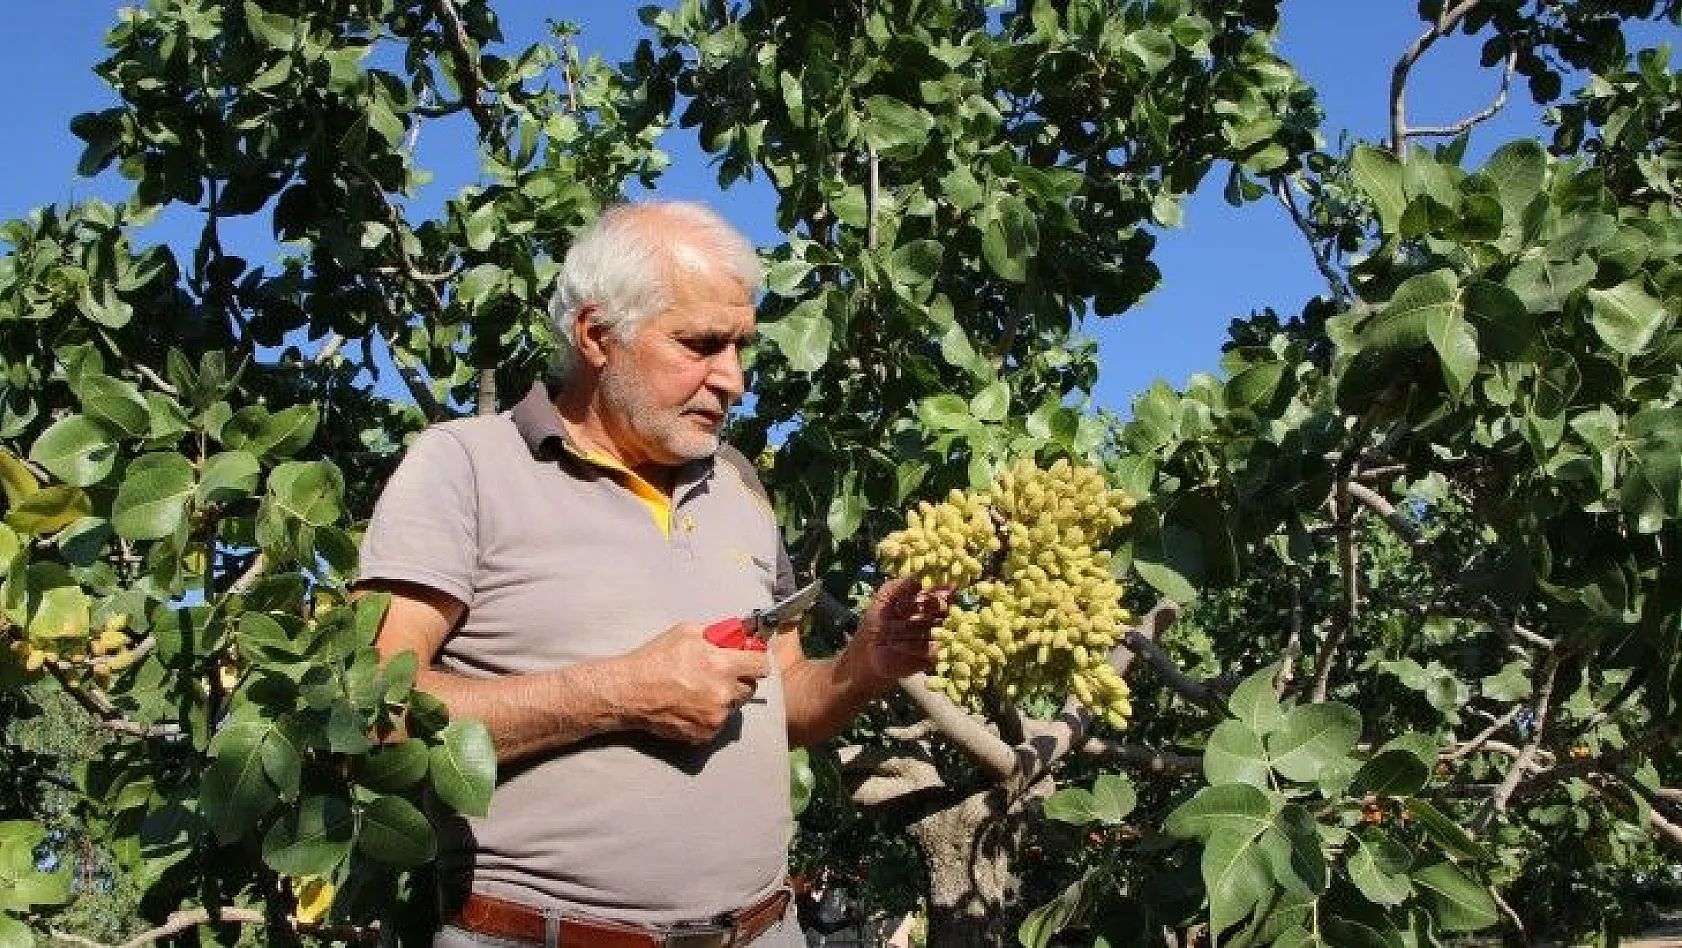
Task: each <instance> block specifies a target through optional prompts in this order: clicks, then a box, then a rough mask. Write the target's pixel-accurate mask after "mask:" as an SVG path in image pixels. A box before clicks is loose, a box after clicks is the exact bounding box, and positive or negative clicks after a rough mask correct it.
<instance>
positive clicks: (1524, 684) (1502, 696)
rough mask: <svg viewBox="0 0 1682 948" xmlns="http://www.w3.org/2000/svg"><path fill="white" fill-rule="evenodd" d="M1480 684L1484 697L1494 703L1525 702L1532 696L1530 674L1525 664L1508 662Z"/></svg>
mask: <svg viewBox="0 0 1682 948" xmlns="http://www.w3.org/2000/svg"><path fill="white" fill-rule="evenodd" d="M1480 684H1481V685H1482V690H1483V696H1484V697H1485V698H1489V699H1492V700H1494V701H1523V700H1524V699H1526V698H1528V697H1530V694H1531V686H1530V673H1529V672H1528V671H1527V670H1526V669H1525V663H1524V662H1508V663H1507V664H1505V665H1502V666H1501V670H1500V671H1498V672H1496V673H1495V674H1493V675H1489V676H1486V677H1485V678H1484V679H1483V681H1482V682H1480Z"/></svg>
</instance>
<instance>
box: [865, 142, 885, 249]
mask: <svg viewBox="0 0 1682 948" xmlns="http://www.w3.org/2000/svg"><path fill="white" fill-rule="evenodd" d="M864 154H865V158H866V160H867V162H868V164H869V165H870V178H869V183H868V184H867V185H866V187H865V190H864V246H865V248H866V249H867V250H875V249H876V243H877V240H878V239H879V233H878V231H877V227H876V212H877V210H878V209H879V208H880V207H881V201H882V171H881V162H879V161H877V160H876V147H875V146H874V145H870V144H866V145H865V146H864Z"/></svg>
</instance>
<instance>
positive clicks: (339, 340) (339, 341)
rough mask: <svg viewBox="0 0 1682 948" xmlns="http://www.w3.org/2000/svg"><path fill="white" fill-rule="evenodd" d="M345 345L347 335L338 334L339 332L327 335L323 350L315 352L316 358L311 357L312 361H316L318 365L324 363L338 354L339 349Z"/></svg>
mask: <svg viewBox="0 0 1682 948" xmlns="http://www.w3.org/2000/svg"><path fill="white" fill-rule="evenodd" d="M344 347H345V337H344V336H342V335H340V334H338V333H333V334H332V335H330V336H328V337H327V341H326V342H325V343H324V344H323V345H322V346H321V351H320V352H317V353H316V354H315V358H314V359H311V360H310V361H311V362H313V363H315V364H316V365H323V364H325V363H326V362H327V361H328V360H329V359H331V358H333V357H334V356H336V355H338V354H339V350H340V349H343V348H344Z"/></svg>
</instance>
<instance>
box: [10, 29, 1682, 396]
mask: <svg viewBox="0 0 1682 948" xmlns="http://www.w3.org/2000/svg"><path fill="white" fill-rule="evenodd" d="M119 6H120V4H116V3H109V4H108V3H100V2H96V0H72V2H69V3H64V4H62V5H60V4H50V3H48V4H37V3H28V4H13V5H12V7H11V9H10V10H9V11H8V29H6V30H5V31H0V87H4V88H9V89H12V90H13V93H12V95H11V96H10V97H9V103H8V108H7V114H6V126H7V128H8V130H9V134H11V135H12V136H13V137H12V144H11V145H9V146H8V147H7V148H6V149H5V152H4V156H3V157H0V163H3V164H0V219H7V218H12V217H17V216H21V215H23V214H25V213H27V212H28V211H29V210H30V209H31V208H33V207H36V206H38V205H41V204H46V203H60V204H63V203H68V202H70V201H73V200H77V199H80V198H85V197H90V196H103V197H113V196H117V195H121V194H122V193H124V190H123V188H122V185H123V184H124V183H125V182H122V181H120V180H116V179H115V178H114V176H113V175H109V174H107V176H106V177H105V178H102V179H98V180H94V181H89V180H87V179H83V178H79V177H77V176H76V174H75V164H76V158H77V156H78V154H79V153H80V148H79V143H78V141H77V140H76V139H75V137H74V136H72V135H71V134H70V131H69V127H68V125H69V120H70V118H71V116H73V115H75V114H76V113H78V112H82V111H89V110H93V109H98V108H104V107H107V106H108V105H110V104H111V103H112V101H113V96H112V95H111V93H110V91H109V90H108V89H106V88H105V86H104V85H103V84H102V82H101V81H100V80H99V78H98V77H97V76H95V75H94V74H93V72H92V66H93V64H94V63H95V62H97V61H98V60H99V59H101V58H103V53H104V51H103V48H102V46H101V40H102V38H103V36H104V33H105V31H106V29H107V28H108V27H109V26H110V25H111V24H112V23H114V22H115V16H116V10H117V8H118V7H119ZM496 7H497V9H498V10H499V12H500V13H501V15H502V17H503V28H504V32H505V34H506V35H507V36H508V37H509V38H510V39H511V41H513V42H514V43H519V42H521V41H525V40H530V39H535V38H537V37H541V36H544V35H546V33H545V29H544V21H545V20H546V19H549V18H556V19H567V20H572V21H575V22H578V23H580V24H581V25H582V26H583V28H584V32H583V35H582V37H581V39H580V45H581V47H582V49H583V50H584V51H585V52H586V53H588V52H599V53H600V54H602V55H603V56H604V57H605V58H607V59H609V60H610V61H618V60H619V59H621V58H623V57H624V56H625V55H626V54H627V53H628V52H629V51H630V50H631V49H632V48H633V47H634V46H635V43H636V41H637V39H638V38H640V37H641V35H642V29H643V28H642V26H641V24H640V23H639V22H638V21H637V19H636V17H635V15H634V12H633V11H634V9H635V5H633V4H624V5H620V4H613V3H599V2H598V3H580V2H572V3H564V2H563V3H537V2H533V0H502V2H500V3H498V4H496ZM1283 10H1284V13H1283V17H1282V22H1283V26H1282V29H1281V32H1280V37H1279V48H1280V51H1281V53H1282V54H1283V55H1284V57H1285V58H1286V59H1288V60H1290V61H1291V62H1293V63H1294V64H1295V65H1296V67H1297V68H1298V69H1299V70H1300V71H1301V72H1302V74H1303V75H1304V76H1305V77H1306V78H1307V79H1308V81H1309V82H1310V83H1311V84H1312V85H1314V86H1315V87H1316V89H1317V90H1318V91H1319V94H1320V97H1321V102H1322V105H1323V106H1324V108H1325V110H1326V113H1327V118H1326V124H1325V128H1326V133H1327V135H1328V137H1329V138H1330V139H1331V140H1333V141H1335V140H1336V137H1337V135H1338V134H1339V133H1341V132H1347V133H1348V134H1349V135H1351V136H1354V137H1359V138H1363V139H1369V140H1372V139H1378V138H1380V137H1381V136H1382V135H1383V134H1384V131H1385V127H1386V122H1387V115H1388V103H1387V99H1388V84H1389V78H1390V70H1391V67H1392V66H1393V65H1394V63H1395V61H1396V59H1397V58H1398V57H1399V56H1400V55H1401V53H1402V51H1403V50H1404V49H1406V48H1407V45H1408V44H1409V43H1410V42H1411V41H1412V40H1413V39H1414V38H1415V37H1416V36H1417V35H1418V34H1419V33H1420V31H1421V29H1422V24H1420V22H1419V21H1418V19H1417V18H1416V16H1415V13H1414V10H1415V3H1414V0H1284V4H1283ZM1643 32H1644V34H1645V36H1647V37H1648V38H1664V39H1669V40H1671V41H1672V44H1673V45H1677V44H1676V40H1678V39H1682V35H1679V34H1678V31H1676V30H1675V29H1674V28H1672V27H1670V26H1668V25H1665V26H1663V27H1662V28H1654V29H1648V30H1644V31H1643ZM1477 57H1478V50H1477V43H1476V42H1475V41H1471V40H1467V39H1464V38H1459V37H1455V38H1451V39H1448V40H1445V41H1443V42H1441V43H1439V44H1438V45H1437V46H1436V47H1434V48H1433V49H1432V50H1431V52H1430V53H1429V54H1428V55H1427V56H1426V58H1425V59H1424V60H1422V61H1421V63H1420V65H1419V66H1418V67H1417V68H1416V71H1415V79H1414V81H1413V86H1412V89H1413V91H1412V94H1411V95H1410V97H1409V117H1410V119H1411V120H1412V121H1413V122H1414V123H1416V124H1439V123H1449V122H1453V121H1455V120H1458V119H1459V118H1461V117H1463V116H1465V115H1468V114H1471V113H1474V112H1476V111H1478V110H1479V109H1482V108H1483V107H1484V106H1486V105H1487V104H1488V103H1489V102H1490V101H1491V100H1492V99H1493V97H1494V93H1495V90H1496V88H1497V81H1498V75H1497V72H1496V71H1495V70H1483V69H1480V68H1478V64H1477ZM1514 93H1515V95H1514V96H1513V100H1512V102H1511V103H1510V104H1509V105H1508V107H1507V108H1506V109H1505V110H1504V111H1503V113H1502V114H1501V115H1500V116H1498V118H1497V120H1495V121H1493V122H1491V123H1488V124H1487V125H1485V126H1482V127H1481V128H1480V130H1479V131H1478V132H1477V134H1476V135H1475V136H1474V139H1473V154H1474V155H1481V154H1487V153H1489V152H1490V151H1493V150H1494V148H1495V147H1496V146H1497V145H1499V144H1500V143H1501V142H1502V141H1505V140H1507V139H1509V138H1514V137H1522V136H1529V135H1538V134H1544V133H1543V132H1541V131H1539V129H1540V123H1539V115H1538V112H1537V110H1536V109H1535V108H1534V107H1532V106H1530V104H1529V102H1528V99H1527V98H1526V97H1525V96H1524V94H1523V90H1522V89H1515V90H1514ZM468 134H470V133H469V132H468V131H467V127H466V126H465V125H462V126H460V127H459V128H456V129H451V128H449V127H446V126H444V125H443V124H442V123H439V124H438V125H437V126H436V127H435V126H429V127H428V129H427V131H426V133H425V134H424V135H423V138H422V140H421V142H420V143H419V148H418V150H417V157H418V158H419V160H420V161H421V163H422V164H423V165H426V166H427V167H429V168H431V169H432V170H433V171H434V172H435V173H436V175H437V181H436V184H435V186H434V187H435V188H436V189H440V190H439V191H438V193H439V194H440V195H443V194H444V193H445V192H447V191H453V190H454V189H455V188H456V187H458V186H460V185H461V184H465V183H470V182H472V181H473V180H474V169H473V168H472V167H471V165H470V164H468V163H466V161H464V158H465V157H467V156H470V154H471V152H470V150H469V148H470V145H471V142H470V141H469V140H468V139H467V138H466V136H467V135H468ZM662 144H663V147H665V148H666V150H667V151H669V152H670V153H671V154H672V158H673V162H672V167H671V169H670V170H669V171H668V172H667V173H666V174H665V176H664V177H663V178H662V179H661V182H660V185H659V193H660V194H661V195H664V196H669V197H684V198H691V199H696V200H703V201H712V202H718V203H720V205H721V206H722V207H724V208H725V209H726V212H727V213H728V214H730V215H731V216H732V217H733V218H734V219H735V220H736V221H737V223H738V224H739V225H740V226H741V227H742V228H743V230H744V231H745V232H746V233H747V234H748V235H749V236H750V237H751V238H753V239H755V240H756V241H759V242H761V243H774V242H775V241H776V240H777V239H778V235H777V233H776V231H775V228H774V227H773V226H772V224H771V218H772V210H773V208H772V199H771V197H770V192H769V190H768V188H766V187H765V186H764V185H763V183H762V182H761V183H758V184H749V185H745V186H744V185H738V186H737V187H736V188H735V189H732V191H731V192H730V196H729V198H728V200H727V201H726V200H722V199H721V196H720V192H719V190H718V188H717V186H716V184H715V178H714V175H713V169H712V168H711V167H710V166H709V165H708V163H707V159H706V156H705V155H704V154H703V153H702V152H701V151H700V149H699V147H698V146H697V145H696V144H695V142H694V139H693V136H691V135H689V134H687V133H684V132H674V133H673V134H672V135H671V136H669V137H668V138H667V139H666V140H664V141H663V142H662ZM1224 180H1225V173H1224V171H1222V170H1220V169H1217V170H1216V171H1215V172H1212V173H1211V174H1210V176H1209V179H1208V181H1207V182H1206V184H1205V187H1204V188H1203V190H1202V191H1201V192H1200V193H1199V194H1198V195H1197V196H1195V197H1194V198H1193V199H1192V201H1191V202H1190V205H1189V206H1188V208H1187V214H1186V218H1185V223H1184V225H1183V226H1182V227H1181V228H1179V229H1177V230H1172V231H1167V232H1164V233H1162V234H1161V235H1160V240H1159V243H1158V249H1157V257H1156V260H1157V265H1158V266H1159V267H1161V269H1162V271H1163V282H1162V285H1161V287H1160V288H1159V289H1158V290H1157V291H1156V292H1155V293H1153V294H1152V295H1151V296H1150V297H1149V298H1147V299H1146V300H1145V302H1144V303H1143V304H1141V305H1140V306H1138V307H1136V308H1135V309H1134V310H1133V311H1131V312H1129V313H1127V314H1125V315H1124V316H1121V317H1119V318H1116V319H1111V320H1105V321H1102V322H1094V323H1091V324H1090V325H1089V326H1088V331H1089V332H1090V333H1091V334H1092V335H1093V336H1095V337H1096V338H1097V339H1098V342H1099V347H1100V349H1099V351H1100V357H1101V358H1102V360H1103V371H1102V374H1101V377H1100V381H1099V386H1098V390H1097V392H1096V402H1097V404H1098V405H1100V406H1102V407H1105V408H1109V409H1112V410H1114V411H1117V412H1120V413H1122V414H1123V415H1126V414H1128V413H1129V412H1128V406H1129V404H1130V403H1131V401H1132V399H1133V398H1134V396H1136V395H1137V394H1139V393H1140V392H1142V391H1144V390H1145V389H1146V388H1148V387H1149V386H1150V385H1151V383H1152V382H1153V381H1155V380H1157V379H1163V380H1166V381H1167V382H1168V383H1169V384H1170V385H1173V386H1176V387H1179V386H1181V385H1183V384H1184V383H1185V381H1186V379H1188V378H1189V377H1190V376H1191V375H1192V374H1193V373H1196V372H1199V371H1214V370H1215V368H1216V366H1217V364H1218V360H1219V357H1220V345H1221V342H1222V341H1223V340H1224V338H1225V333H1226V326H1227V324H1228V322H1229V321H1230V320H1231V319H1232V318H1234V317H1236V316H1241V315H1244V314H1246V313H1248V312H1250V311H1251V310H1253V309H1259V308H1261V307H1263V306H1272V307H1273V308H1275V309H1276V310H1279V311H1280V312H1281V313H1295V312H1297V311H1299V310H1300V309H1301V307H1302V304H1303V302H1304V301H1306V300H1307V299H1308V298H1309V297H1311V296H1313V295H1314V294H1315V293H1317V292H1320V291H1321V290H1322V289H1323V283H1322V281H1321V278H1320V276H1319V274H1318V272H1317V271H1316V270H1315V268H1314V264H1313V261H1312V258H1311V257H1310V255H1309V253H1308V250H1307V247H1306V245H1305V244H1304V242H1303V241H1302V239H1301V237H1300V236H1299V235H1298V233H1297V231H1296V230H1295V228H1294V227H1292V225H1291V224H1290V222H1289V220H1288V218H1287V217H1286V216H1285V214H1284V213H1283V211H1281V210H1280V209H1279V208H1278V206H1277V204H1275V203H1274V202H1272V201H1265V202H1260V203H1257V204H1252V205H1248V206H1246V207H1244V208H1240V209H1233V208H1230V207H1228V206H1227V205H1226V203H1225V201H1224V200H1223V199H1222V197H1221V193H1220V191H1221V186H1222V184H1223V183H1224ZM153 229H154V230H156V231H157V232H158V234H157V236H155V237H154V238H153V239H168V236H167V235H168V232H169V225H168V223H167V220H166V221H165V222H164V223H160V224H158V225H154V228H153ZM253 233H254V234H261V233H262V231H261V230H257V231H254V232H253Z"/></svg>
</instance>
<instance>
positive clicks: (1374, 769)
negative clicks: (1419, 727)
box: [1349, 749, 1431, 797]
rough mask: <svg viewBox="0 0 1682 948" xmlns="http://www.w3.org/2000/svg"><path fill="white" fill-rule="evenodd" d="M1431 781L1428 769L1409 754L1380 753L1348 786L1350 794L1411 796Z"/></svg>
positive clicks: (1363, 766)
mask: <svg viewBox="0 0 1682 948" xmlns="http://www.w3.org/2000/svg"><path fill="white" fill-rule="evenodd" d="M1430 779H1431V770H1430V768H1429V767H1427V766H1426V765H1425V762H1424V761H1422V760H1420V759H1419V757H1418V756H1417V755H1416V754H1414V753H1413V752H1412V751H1407V750H1399V749H1398V750H1387V751H1380V752H1379V753H1377V754H1374V755H1373V757H1372V759H1370V760H1368V761H1367V762H1366V763H1364V764H1362V765H1361V769H1360V770H1358V771H1356V772H1355V779H1354V781H1353V782H1351V783H1350V784H1349V795H1350V796H1356V797H1364V796H1366V795H1368V794H1377V795H1378V796H1384V797H1405V796H1411V795H1412V794H1415V793H1418V792H1419V791H1421V790H1423V789H1425V784H1426V782H1427V781H1429V780H1430Z"/></svg>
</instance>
